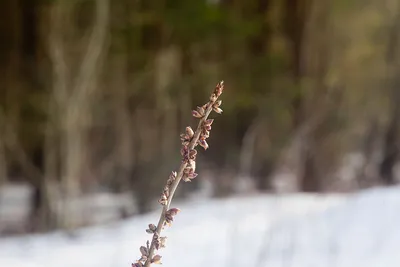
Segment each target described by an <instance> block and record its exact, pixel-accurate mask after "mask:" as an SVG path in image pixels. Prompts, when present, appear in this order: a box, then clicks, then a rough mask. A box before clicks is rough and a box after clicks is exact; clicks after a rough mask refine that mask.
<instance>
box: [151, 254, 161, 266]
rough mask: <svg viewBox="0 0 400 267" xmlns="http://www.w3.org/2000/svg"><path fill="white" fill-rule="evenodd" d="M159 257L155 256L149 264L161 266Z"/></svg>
mask: <svg viewBox="0 0 400 267" xmlns="http://www.w3.org/2000/svg"><path fill="white" fill-rule="evenodd" d="M161 258H162V257H161V256H160V255H155V256H154V257H153V258H152V259H151V263H154V264H161Z"/></svg>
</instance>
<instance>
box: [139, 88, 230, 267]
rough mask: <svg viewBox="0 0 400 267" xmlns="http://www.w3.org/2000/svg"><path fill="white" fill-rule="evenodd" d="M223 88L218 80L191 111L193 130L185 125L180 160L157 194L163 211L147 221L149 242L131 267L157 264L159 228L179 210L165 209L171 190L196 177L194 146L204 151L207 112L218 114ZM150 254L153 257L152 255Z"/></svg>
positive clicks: (161, 245)
mask: <svg viewBox="0 0 400 267" xmlns="http://www.w3.org/2000/svg"><path fill="white" fill-rule="evenodd" d="M223 90H224V82H223V81H221V82H219V83H218V84H217V85H216V87H215V88H214V90H213V92H212V94H211V96H210V100H209V102H207V103H206V104H204V105H202V106H199V107H197V108H196V110H193V111H192V115H193V117H195V118H197V119H199V123H198V126H197V128H196V131H194V130H193V129H192V128H191V127H190V126H188V127H186V128H185V132H184V133H182V134H181V135H180V138H181V143H182V148H181V155H182V163H181V166H180V168H179V171H178V172H174V171H173V172H172V173H171V174H170V175H169V177H168V180H167V183H166V185H165V186H164V188H163V191H162V193H161V197H160V199H159V200H158V202H159V203H160V204H161V205H162V206H163V212H162V214H161V216H160V219H159V222H158V226H156V225H154V224H149V226H148V229H146V232H147V233H149V234H152V235H153V237H152V240H151V245H150V242H149V241H147V243H146V246H141V247H140V253H141V255H142V256H141V257H140V259H139V260H138V261H137V262H136V263H132V267H148V266H150V265H151V264H153V263H154V264H161V256H160V255H154V252H155V250H159V249H161V248H164V247H165V243H166V239H167V237H160V233H161V230H162V229H164V227H165V226H170V225H171V224H172V222H173V221H174V217H175V216H176V215H177V214H178V213H179V211H180V210H179V209H178V208H169V205H170V201H171V199H172V198H173V196H174V192H175V190H176V188H177V186H178V184H179V181H180V180H181V179H182V180H183V181H185V182H190V181H192V180H193V179H194V178H196V177H197V173H196V172H195V171H196V156H197V150H196V149H195V148H196V146H198V145H199V146H201V147H203V148H204V150H207V149H208V147H209V145H208V143H207V141H206V140H207V139H208V138H209V137H210V131H211V126H212V124H213V122H214V120H213V119H207V118H208V115H209V114H210V113H211V112H212V111H214V112H216V113H218V114H221V113H222V109H221V108H220V106H221V104H222V101H221V100H218V98H219V96H220V95H221V94H222V92H223ZM153 255H154V256H153Z"/></svg>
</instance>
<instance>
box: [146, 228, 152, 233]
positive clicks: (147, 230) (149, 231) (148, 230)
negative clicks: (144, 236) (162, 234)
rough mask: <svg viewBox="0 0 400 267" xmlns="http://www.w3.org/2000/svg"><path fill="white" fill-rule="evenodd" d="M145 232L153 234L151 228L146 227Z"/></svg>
mask: <svg viewBox="0 0 400 267" xmlns="http://www.w3.org/2000/svg"><path fill="white" fill-rule="evenodd" d="M146 233H148V234H154V231H152V230H151V229H146Z"/></svg>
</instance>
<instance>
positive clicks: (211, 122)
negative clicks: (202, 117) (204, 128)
mask: <svg viewBox="0 0 400 267" xmlns="http://www.w3.org/2000/svg"><path fill="white" fill-rule="evenodd" d="M213 122H214V119H208V120H206V121H205V122H204V125H211V124H213Z"/></svg>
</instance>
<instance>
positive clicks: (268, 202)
mask: <svg viewBox="0 0 400 267" xmlns="http://www.w3.org/2000/svg"><path fill="white" fill-rule="evenodd" d="M173 206H177V207H179V208H181V209H182V212H181V213H179V214H178V215H177V217H176V220H175V222H174V224H173V225H172V227H171V228H169V229H167V231H166V232H165V235H166V236H168V240H167V248H166V249H163V250H161V251H160V254H161V255H162V256H163V266H166V267H169V266H171V267H172V266H175V267H200V266H201V267H203V266H209V267H225V266H226V267H228V266H229V267H231V266H234V267H236V266H237V267H239V266H254V267H256V266H265V267H331V266H332V267H333V266H335V267H336V266H337V267H381V266H382V267H399V266H400V253H399V252H398V250H399V248H400V212H399V211H400V188H398V187H393V188H390V189H374V190H369V191H365V192H362V193H359V194H355V195H347V196H344V195H306V194H292V195H279V196H271V195H261V196H252V197H235V198H229V199H223V200H204V201H198V202H193V201H191V202H190V203H185V204H177V205H173ZM157 220H158V212H155V213H152V214H148V215H146V216H142V217H136V218H133V219H130V220H126V221H124V222H121V223H114V224H110V225H108V226H103V227H92V228H87V229H82V230H80V231H78V232H77V235H76V236H75V237H68V236H67V235H65V234H63V233H61V232H59V233H53V234H46V235H32V236H24V237H18V238H7V239H2V240H1V239H0V266H1V267H3V266H4V267H5V266H7V267H25V266H26V267H116V266H125V267H129V266H130V264H131V263H132V262H134V261H135V259H137V258H138V256H139V254H140V252H139V246H141V245H143V244H144V243H145V241H146V240H147V239H148V238H149V237H150V236H149V235H148V234H146V233H145V231H144V230H145V228H146V226H147V224H148V223H156V221H157Z"/></svg>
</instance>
